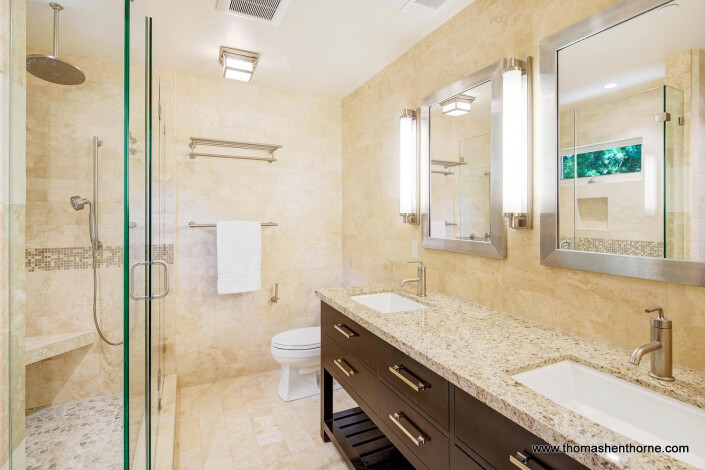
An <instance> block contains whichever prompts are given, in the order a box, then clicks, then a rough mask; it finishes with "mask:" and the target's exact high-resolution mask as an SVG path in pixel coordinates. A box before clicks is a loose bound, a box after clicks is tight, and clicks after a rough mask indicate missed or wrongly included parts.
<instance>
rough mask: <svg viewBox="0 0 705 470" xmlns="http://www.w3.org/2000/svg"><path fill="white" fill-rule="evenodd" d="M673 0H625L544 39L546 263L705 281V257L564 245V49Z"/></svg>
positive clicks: (543, 229) (684, 281)
mask: <svg viewBox="0 0 705 470" xmlns="http://www.w3.org/2000/svg"><path fill="white" fill-rule="evenodd" d="M671 1H673V0H622V1H620V2H619V3H617V4H615V5H613V6H611V7H608V8H606V9H604V10H602V11H600V12H598V13H596V14H594V15H592V16H590V17H588V18H585V19H584V20H582V21H579V22H578V23H575V24H574V25H572V26H569V27H567V28H565V29H564V30H562V31H559V32H557V33H555V34H553V35H551V36H549V37H547V38H545V39H544V40H542V41H541V45H540V49H541V52H540V53H541V56H540V82H541V97H540V100H541V120H542V121H543V123H542V124H543V125H542V128H543V131H542V136H541V137H542V142H543V148H544V150H543V151H544V153H545V154H544V155H543V158H542V159H541V160H542V161H541V168H540V174H541V185H540V187H541V196H540V197H541V264H542V265H544V266H555V267H559V268H569V269H579V270H583V271H591V272H597V273H605V274H615V275H618V276H629V277H635V278H641V279H651V280H656V281H666V282H675V283H678V284H690V285H694V286H705V263H701V262H697V261H684V260H672V259H665V258H648V257H642V256H630V255H615V254H608V253H595V252H588V251H573V250H561V249H559V247H558V217H559V214H558V52H559V51H560V50H561V49H564V48H566V47H568V46H570V45H571V44H575V43H576V42H578V41H581V40H583V39H585V38H588V37H590V36H593V35H595V34H598V33H600V32H602V31H605V30H607V29H609V28H611V27H613V26H616V25H618V24H620V23H622V22H624V21H628V20H630V19H633V18H635V17H637V16H640V15H642V14H644V13H647V12H649V11H651V10H654V9H656V8H659V7H661V6H663V5H666V4H667V3H671Z"/></svg>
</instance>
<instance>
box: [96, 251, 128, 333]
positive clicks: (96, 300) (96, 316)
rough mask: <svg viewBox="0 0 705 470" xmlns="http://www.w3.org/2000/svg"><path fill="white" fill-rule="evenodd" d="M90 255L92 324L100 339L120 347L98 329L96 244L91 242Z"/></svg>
mask: <svg viewBox="0 0 705 470" xmlns="http://www.w3.org/2000/svg"><path fill="white" fill-rule="evenodd" d="M91 253H92V255H93V323H95V329H96V331H98V335H99V336H100V339H102V340H103V341H105V342H106V343H108V344H109V345H110V346H120V345H121V344H122V341H120V342H113V341H110V340H109V339H108V338H106V337H105V335H104V334H103V331H102V330H101V329H100V324H99V323H98V273H97V262H96V261H97V260H96V243H94V242H91Z"/></svg>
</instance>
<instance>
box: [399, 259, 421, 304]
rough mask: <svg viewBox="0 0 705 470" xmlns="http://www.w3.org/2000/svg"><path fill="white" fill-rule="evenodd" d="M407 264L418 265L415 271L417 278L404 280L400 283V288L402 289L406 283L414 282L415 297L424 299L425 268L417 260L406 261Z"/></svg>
mask: <svg viewBox="0 0 705 470" xmlns="http://www.w3.org/2000/svg"><path fill="white" fill-rule="evenodd" d="M407 263H419V267H418V269H417V270H416V273H417V274H416V275H417V277H415V278H413V279H404V280H403V281H401V286H402V287H404V284H406V283H407V282H416V283H417V284H416V295H418V296H419V297H426V266H424V265H423V262H422V261H421V260H417V259H412V260H411V261H407Z"/></svg>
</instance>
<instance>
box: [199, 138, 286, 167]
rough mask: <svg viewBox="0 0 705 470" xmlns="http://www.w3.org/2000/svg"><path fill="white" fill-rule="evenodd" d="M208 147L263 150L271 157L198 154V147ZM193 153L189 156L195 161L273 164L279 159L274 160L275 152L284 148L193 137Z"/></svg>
mask: <svg viewBox="0 0 705 470" xmlns="http://www.w3.org/2000/svg"><path fill="white" fill-rule="evenodd" d="M199 145H201V146H207V147H223V148H234V149H245V150H261V151H263V152H266V153H267V154H269V157H255V156H249V155H227V154H217V153H201V152H196V147H197V146H199ZM189 147H190V148H191V152H189V154H188V156H189V158H190V159H192V160H193V159H195V158H196V157H214V158H235V159H239V160H258V161H262V162H268V163H273V162H276V161H277V159H276V158H274V152H276V151H277V150H279V149H280V148H282V147H283V146H282V145H273V144H253V143H250V142H235V141H231V140H217V139H204V138H201V137H191V143H190V144H189Z"/></svg>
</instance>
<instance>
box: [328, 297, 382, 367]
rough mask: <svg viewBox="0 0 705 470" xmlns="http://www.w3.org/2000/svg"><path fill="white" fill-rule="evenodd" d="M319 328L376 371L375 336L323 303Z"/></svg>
mask: <svg viewBox="0 0 705 470" xmlns="http://www.w3.org/2000/svg"><path fill="white" fill-rule="evenodd" d="M321 328H322V329H323V332H324V333H328V334H329V335H330V337H331V338H334V339H335V341H336V342H337V343H338V344H340V345H341V346H343V347H344V348H346V349H347V350H349V351H351V352H353V353H355V354H357V355H358V356H359V357H360V358H361V359H362V360H363V361H365V363H366V364H367V365H368V366H370V367H372V369H374V370H377V342H378V339H377V337H376V336H375V335H373V334H372V333H370V332H369V331H367V330H366V329H364V328H363V327H361V326H360V325H358V324H357V323H355V322H354V321H352V320H351V319H349V318H348V317H346V316H345V315H343V314H342V313H340V312H338V311H337V310H336V309H334V308H333V307H331V306H330V305H328V304H327V303H325V302H321Z"/></svg>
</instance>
